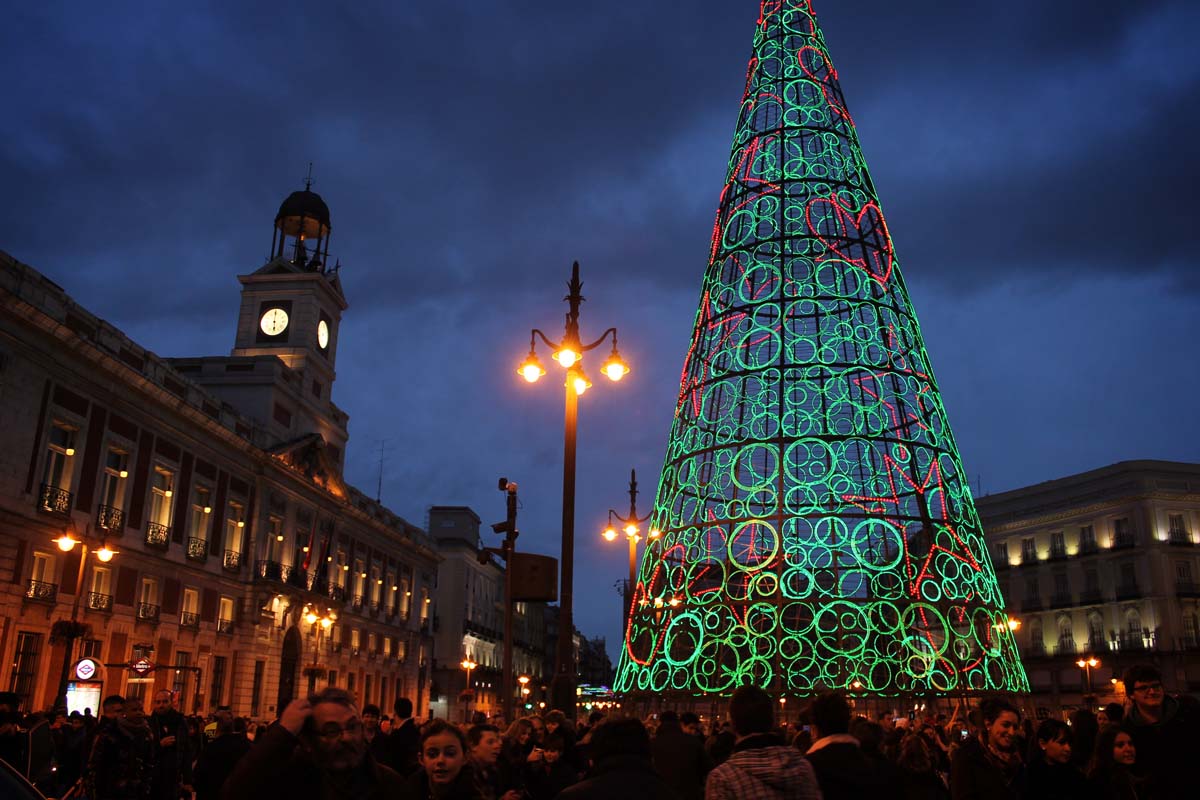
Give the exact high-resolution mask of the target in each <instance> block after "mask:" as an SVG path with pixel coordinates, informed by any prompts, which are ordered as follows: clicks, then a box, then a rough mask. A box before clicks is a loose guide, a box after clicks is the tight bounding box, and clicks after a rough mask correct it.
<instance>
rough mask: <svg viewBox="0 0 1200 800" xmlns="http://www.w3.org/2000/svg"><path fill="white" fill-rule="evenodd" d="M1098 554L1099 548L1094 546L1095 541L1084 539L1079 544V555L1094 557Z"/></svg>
mask: <svg viewBox="0 0 1200 800" xmlns="http://www.w3.org/2000/svg"><path fill="white" fill-rule="evenodd" d="M1099 552H1100V547H1099V546H1098V545H1097V544H1096V540H1095V539H1086V540H1084V541H1082V542H1080V543H1079V555H1081V556H1094V555H1096V553H1099Z"/></svg>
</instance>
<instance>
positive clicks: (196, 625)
mask: <svg viewBox="0 0 1200 800" xmlns="http://www.w3.org/2000/svg"><path fill="white" fill-rule="evenodd" d="M179 627H181V628H191V629H192V630H194V631H195V630H199V629H200V615H199V614H196V613H194V612H191V611H184V612H183V613H182V614H180V615H179Z"/></svg>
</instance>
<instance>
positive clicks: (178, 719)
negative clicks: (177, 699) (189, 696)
mask: <svg viewBox="0 0 1200 800" xmlns="http://www.w3.org/2000/svg"><path fill="white" fill-rule="evenodd" d="M146 721H147V722H149V723H150V730H151V731H152V732H153V735H154V743H155V745H156V748H157V753H158V760H157V761H156V762H155V765H154V788H153V792H154V798H155V800H178V798H179V786H180V784H183V783H187V784H190V783H191V782H192V760H193V758H194V757H195V751H194V750H193V747H192V740H191V737H190V735H189V734H188V724H187V720H186V719H185V718H184V716H183V714H180V713H179V712H178V711H176V710H175V709H169V710H168V711H167V713H165V714H158V713H154V714H151V715H150V716H148V717H146ZM167 736H174V737H175V743H174V744H172V745H167V746H164V745H162V744H161V742H162V740H163V738H164V737H167Z"/></svg>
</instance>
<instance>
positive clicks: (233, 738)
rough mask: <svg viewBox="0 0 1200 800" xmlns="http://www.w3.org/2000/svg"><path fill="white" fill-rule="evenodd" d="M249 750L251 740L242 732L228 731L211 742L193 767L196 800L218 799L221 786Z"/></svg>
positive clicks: (193, 786) (193, 785)
mask: <svg viewBox="0 0 1200 800" xmlns="http://www.w3.org/2000/svg"><path fill="white" fill-rule="evenodd" d="M248 752H250V740H249V739H247V738H246V737H245V736H243V735H242V734H240V733H227V734H225V735H223V736H218V737H217V738H216V739H213V740H212V741H211V742H209V744H208V746H207V747H205V748H204V750H202V751H201V752H200V757H199V758H198V759H196V766H195V767H194V768H193V769H192V788H193V789H195V790H196V800H217V798H219V797H220V796H221V787H222V786H224V785H225V781H226V780H227V779H228V778H229V776H230V775H232V774H233V770H234V769H235V768H236V767H237V765H238V762H239V761H241V760H242V758H243V757H244V756H245V755H246V753H248Z"/></svg>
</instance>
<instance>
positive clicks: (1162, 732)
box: [1125, 695, 1200, 800]
mask: <svg viewBox="0 0 1200 800" xmlns="http://www.w3.org/2000/svg"><path fill="white" fill-rule="evenodd" d="M1125 724H1126V726H1127V727H1128V728H1129V733H1130V736H1131V737H1132V738H1133V745H1134V747H1136V748H1137V763H1136V764H1135V765H1134V767H1133V774H1134V776H1135V777H1136V778H1137V779H1138V780H1139V781H1140V782H1141V784H1142V785H1143V786H1144V791H1145V792H1148V793H1149V794H1150V795H1151V796H1152V797H1155V798H1163V799H1164V800H1172V799H1173V798H1180V797H1187V796H1188V795H1190V794H1192V793H1194V792H1195V791H1196V787H1197V786H1198V785H1200V711H1197V709H1196V706H1195V701H1194V700H1191V699H1186V700H1184V701H1183V702H1180V701H1179V700H1177V699H1175V698H1174V697H1171V696H1169V695H1168V696H1166V697H1164V698H1163V706H1162V719H1161V720H1159V721H1158V722H1155V723H1151V722H1149V721H1147V720H1146V719H1145V718H1144V717H1143V716H1142V715H1141V713H1140V712H1139V711H1138V709H1137V706H1134V707H1133V708H1131V709H1129V713H1128V714H1127V715H1126V717H1125Z"/></svg>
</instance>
